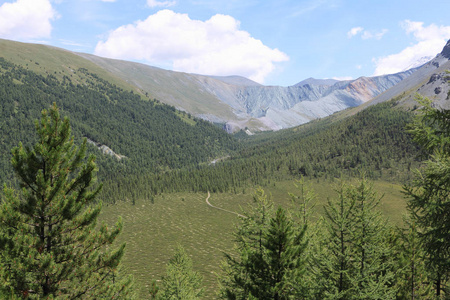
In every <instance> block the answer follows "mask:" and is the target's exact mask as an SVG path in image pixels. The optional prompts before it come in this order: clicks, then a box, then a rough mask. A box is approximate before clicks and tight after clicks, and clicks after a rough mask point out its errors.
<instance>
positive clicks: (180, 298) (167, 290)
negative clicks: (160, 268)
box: [156, 246, 204, 300]
mask: <svg viewBox="0 0 450 300" xmlns="http://www.w3.org/2000/svg"><path fill="white" fill-rule="evenodd" d="M202 282H203V278H202V276H201V275H200V273H198V272H196V271H194V269H193V264H192V259H191V258H190V257H189V256H188V254H187V253H186V251H185V250H184V248H183V247H181V246H178V247H177V249H176V251H175V254H174V256H173V257H172V258H171V259H170V261H169V263H168V264H167V270H166V275H165V276H164V277H163V278H162V282H161V287H160V290H159V291H157V294H156V299H161V300H197V299H200V298H201V296H202V295H203V291H204V290H203V287H202Z"/></svg>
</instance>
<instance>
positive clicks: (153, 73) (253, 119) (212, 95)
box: [77, 53, 414, 132]
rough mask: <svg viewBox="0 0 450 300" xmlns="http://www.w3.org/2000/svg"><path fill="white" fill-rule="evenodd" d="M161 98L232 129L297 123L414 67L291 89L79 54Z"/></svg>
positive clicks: (372, 91)
mask: <svg viewBox="0 0 450 300" xmlns="http://www.w3.org/2000/svg"><path fill="white" fill-rule="evenodd" d="M77 54H78V55H80V56H82V57H84V58H86V59H88V60H90V61H91V62H93V63H95V64H97V65H98V66H100V67H102V68H104V69H106V70H108V71H110V72H112V73H113V74H115V75H116V76H119V77H121V78H122V79H124V80H126V81H127V82H128V83H130V84H133V85H135V86H136V87H138V88H139V89H140V90H142V91H143V92H146V93H149V94H151V95H152V96H153V97H155V98H157V99H158V100H160V101H162V102H164V103H167V104H170V105H173V106H175V107H176V108H178V109H180V110H184V111H187V112H189V113H191V114H193V115H195V116H197V117H201V118H204V119H207V120H210V121H212V122H217V123H224V124H226V125H225V126H224V127H225V129H226V130H227V131H229V132H233V131H236V130H239V129H242V128H245V127H247V128H249V129H250V130H252V131H254V130H256V131H261V130H278V129H282V128H288V127H293V126H296V125H300V124H303V123H306V122H309V121H311V120H314V119H317V118H322V117H325V116H328V115H330V114H332V113H334V112H337V111H340V110H343V109H346V108H348V107H354V106H358V105H360V104H362V103H364V102H367V101H369V100H370V99H372V98H373V97H376V96H377V95H379V94H381V93H382V92H384V91H385V90H387V89H389V88H391V87H392V86H394V85H396V84H397V83H399V82H400V81H402V80H403V79H405V78H407V77H408V76H409V75H410V74H412V73H413V71H414V69H413V70H408V71H406V72H401V73H398V74H394V75H385V76H378V77H361V78H358V79H356V80H350V81H337V80H333V79H325V80H321V79H312V78H310V79H307V80H304V81H302V82H299V83H298V84H296V85H294V86H290V87H281V86H264V85H260V84H258V83H256V82H253V81H251V80H249V79H246V78H243V77H239V76H229V77H217V76H204V75H197V74H188V73H181V72H173V71H167V70H163V69H159V68H155V67H151V66H148V65H144V64H138V63H132V62H126V61H121V60H113V59H107V58H102V57H98V56H94V55H90V54H83V53H77Z"/></svg>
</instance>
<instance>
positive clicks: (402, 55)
mask: <svg viewBox="0 0 450 300" xmlns="http://www.w3.org/2000/svg"><path fill="white" fill-rule="evenodd" d="M401 26H402V28H403V29H404V30H405V31H406V33H407V34H412V35H413V36H414V39H415V40H416V43H415V44H414V45H412V46H409V47H407V48H405V49H403V50H402V51H400V52H399V53H395V54H391V55H388V56H384V57H380V58H377V59H374V60H373V61H374V63H375V65H376V69H375V72H374V75H384V74H393V73H397V72H400V71H403V70H404V69H405V68H407V67H408V66H411V65H414V64H415V62H417V61H419V60H420V59H421V58H423V57H430V56H431V57H434V56H435V55H436V54H437V53H439V52H440V51H441V50H442V48H443V47H444V45H445V43H446V41H447V40H448V39H450V26H437V25H435V24H431V25H429V26H424V23H423V22H413V21H410V20H406V21H403V22H402V23H401Z"/></svg>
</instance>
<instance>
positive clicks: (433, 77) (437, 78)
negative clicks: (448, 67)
mask: <svg viewBox="0 0 450 300" xmlns="http://www.w3.org/2000/svg"><path fill="white" fill-rule="evenodd" d="M439 79H441V75H440V74H433V75H431V77H430V80H429V81H428V83H427V84H430V83H433V82H435V81H437V80H439Z"/></svg>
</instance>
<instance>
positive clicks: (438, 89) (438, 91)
mask: <svg viewBox="0 0 450 300" xmlns="http://www.w3.org/2000/svg"><path fill="white" fill-rule="evenodd" d="M441 92H442V88H441V87H440V86H438V87H437V88H435V89H434V93H435V94H436V95H439V94H440V93H441Z"/></svg>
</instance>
